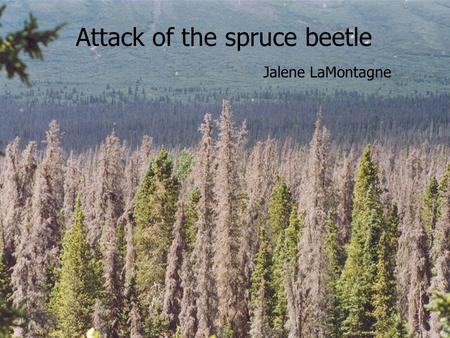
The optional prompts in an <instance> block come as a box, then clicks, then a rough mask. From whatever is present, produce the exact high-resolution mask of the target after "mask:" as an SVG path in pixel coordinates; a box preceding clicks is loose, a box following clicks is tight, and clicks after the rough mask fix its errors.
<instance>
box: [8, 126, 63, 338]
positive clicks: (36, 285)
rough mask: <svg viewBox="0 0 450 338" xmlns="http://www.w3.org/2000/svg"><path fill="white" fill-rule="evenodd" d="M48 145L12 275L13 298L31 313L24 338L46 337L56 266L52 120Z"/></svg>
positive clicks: (56, 141)
mask: <svg viewBox="0 0 450 338" xmlns="http://www.w3.org/2000/svg"><path fill="white" fill-rule="evenodd" d="M46 136H47V137H46V141H47V148H46V150H45V154H44V159H43V161H42V163H41V164H40V166H39V168H38V172H37V178H36V186H35V189H34V193H33V201H32V208H33V211H34V212H33V215H32V218H31V228H30V231H29V234H28V236H25V234H23V236H22V241H25V242H24V243H22V244H21V245H23V247H22V248H21V250H20V251H19V252H18V255H17V263H16V265H15V266H14V270H13V274H12V284H13V287H14V293H13V299H14V304H15V305H16V306H23V307H24V309H25V310H26V311H27V313H28V314H29V316H30V321H29V325H28V328H27V329H26V330H25V331H24V332H21V333H19V335H22V336H25V337H29V336H30V337H46V336H47V334H48V330H49V324H50V315H49V311H48V302H49V295H50V291H51V289H52V287H53V284H54V282H55V269H56V268H57V267H58V265H59V251H60V243H61V229H62V223H61V221H62V220H61V217H60V211H61V209H62V206H63V184H64V178H63V161H64V160H63V153H62V150H61V148H60V137H59V125H58V124H57V123H56V121H53V122H51V123H50V125H49V129H48V131H47V135H46Z"/></svg>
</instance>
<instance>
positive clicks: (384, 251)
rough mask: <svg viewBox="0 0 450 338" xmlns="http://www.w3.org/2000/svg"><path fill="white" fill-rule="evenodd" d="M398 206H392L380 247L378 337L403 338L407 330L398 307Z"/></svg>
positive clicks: (376, 300)
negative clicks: (404, 330) (396, 271)
mask: <svg viewBox="0 0 450 338" xmlns="http://www.w3.org/2000/svg"><path fill="white" fill-rule="evenodd" d="M398 222H399V220H398V214H397V206H396V205H394V206H392V207H391V210H390V215H389V218H388V220H387V222H386V226H385V228H384V229H383V230H382V233H381V236H380V240H379V242H378V245H377V260H378V262H377V264H376V277H375V282H374V285H373V308H374V309H373V316H374V318H375V321H376V322H375V325H374V336H375V337H376V338H383V337H386V335H388V336H389V337H402V335H403V333H402V331H401V330H400V331H399V327H400V328H401V329H402V328H403V323H401V320H400V315H399V313H398V307H397V290H396V277H395V269H396V253H397V242H398V237H399V231H398Z"/></svg>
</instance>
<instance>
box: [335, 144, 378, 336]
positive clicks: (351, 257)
mask: <svg viewBox="0 0 450 338" xmlns="http://www.w3.org/2000/svg"><path fill="white" fill-rule="evenodd" d="M380 194H381V190H380V184H379V178H378V168H377V166H376V164H375V163H374V161H373V160H372V148H371V146H367V147H366V149H365V150H364V152H363V154H362V157H361V160H360V163H359V167H358V171H357V176H356V184H355V191H354V200H353V215H352V234H351V240H350V243H349V245H348V247H347V261H346V263H345V265H344V268H343V271H342V275H341V277H340V280H339V281H338V285H337V290H338V293H337V294H338V301H339V305H340V314H341V319H342V322H341V334H342V335H343V336H349V337H367V336H371V335H373V334H374V325H375V320H376V319H375V317H374V314H373V311H374V304H373V285H374V284H375V277H376V268H377V248H378V242H379V239H380V234H381V231H382V228H383V224H384V223H383V222H384V220H383V206H382V204H381V201H380Z"/></svg>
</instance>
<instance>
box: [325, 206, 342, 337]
mask: <svg viewBox="0 0 450 338" xmlns="http://www.w3.org/2000/svg"><path fill="white" fill-rule="evenodd" d="M325 225H326V229H327V236H326V244H325V251H326V257H327V265H328V276H327V278H326V286H325V287H326V288H327V293H328V304H327V308H328V312H329V317H328V318H327V319H326V331H325V332H326V336H327V337H330V338H331V337H336V338H337V337H339V309H338V300H337V296H336V284H337V280H338V278H339V275H340V273H341V265H340V262H341V261H342V256H343V254H342V247H341V246H340V245H339V230H338V228H337V226H336V215H335V213H334V211H333V210H330V211H329V212H328V215H327V220H326V223H325Z"/></svg>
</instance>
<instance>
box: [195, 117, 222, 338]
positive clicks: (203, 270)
mask: <svg viewBox="0 0 450 338" xmlns="http://www.w3.org/2000/svg"><path fill="white" fill-rule="evenodd" d="M200 131H201V133H202V140H201V143H200V150H199V163H198V167H197V168H198V170H197V172H198V173H199V176H200V177H199V183H198V186H199V192H200V200H199V203H198V220H197V224H196V228H197V236H196V239H195V244H194V249H193V251H192V257H193V261H194V271H195V280H196V295H197V314H196V317H197V319H198V329H197V332H196V337H198V338H203V337H209V336H211V335H212V334H213V333H214V332H215V318H216V310H217V309H216V306H217V290H216V284H215V280H214V273H213V259H214V257H213V231H214V218H215V211H214V206H215V196H214V181H213V179H214V168H213V161H214V148H213V147H214V144H213V138H212V133H213V120H212V116H211V114H206V115H205V118H204V120H203V124H202V125H201V127H200Z"/></svg>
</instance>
